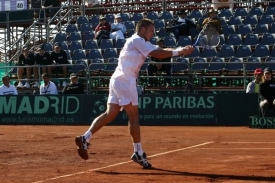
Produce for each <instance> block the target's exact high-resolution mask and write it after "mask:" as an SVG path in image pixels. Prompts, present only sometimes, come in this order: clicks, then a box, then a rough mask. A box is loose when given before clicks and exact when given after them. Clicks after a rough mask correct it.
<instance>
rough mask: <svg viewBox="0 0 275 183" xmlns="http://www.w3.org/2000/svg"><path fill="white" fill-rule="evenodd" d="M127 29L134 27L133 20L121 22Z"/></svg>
mask: <svg viewBox="0 0 275 183" xmlns="http://www.w3.org/2000/svg"><path fill="white" fill-rule="evenodd" d="M123 24H124V25H125V27H126V29H127V30H130V29H135V22H134V21H125V22H123Z"/></svg>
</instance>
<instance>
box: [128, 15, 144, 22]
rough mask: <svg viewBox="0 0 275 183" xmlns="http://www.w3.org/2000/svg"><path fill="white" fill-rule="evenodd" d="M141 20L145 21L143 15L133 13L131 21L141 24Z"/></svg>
mask: <svg viewBox="0 0 275 183" xmlns="http://www.w3.org/2000/svg"><path fill="white" fill-rule="evenodd" d="M141 19H143V15H142V14H141V13H133V14H132V16H131V21H134V22H139V21H140V20H141Z"/></svg>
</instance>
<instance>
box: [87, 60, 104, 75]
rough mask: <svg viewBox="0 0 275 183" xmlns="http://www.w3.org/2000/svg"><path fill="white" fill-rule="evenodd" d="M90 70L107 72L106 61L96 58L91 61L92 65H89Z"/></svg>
mask: <svg viewBox="0 0 275 183" xmlns="http://www.w3.org/2000/svg"><path fill="white" fill-rule="evenodd" d="M89 70H90V71H92V72H98V71H102V70H105V66H104V59H101V58H96V59H93V60H91V64H90V65H89Z"/></svg>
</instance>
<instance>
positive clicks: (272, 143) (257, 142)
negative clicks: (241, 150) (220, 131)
mask: <svg viewBox="0 0 275 183" xmlns="http://www.w3.org/2000/svg"><path fill="white" fill-rule="evenodd" d="M216 143H219V144H275V142H216Z"/></svg>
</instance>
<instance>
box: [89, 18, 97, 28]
mask: <svg viewBox="0 0 275 183" xmlns="http://www.w3.org/2000/svg"><path fill="white" fill-rule="evenodd" d="M89 23H90V24H92V26H95V25H98V24H99V15H93V16H92V17H91V18H90V19H89Z"/></svg>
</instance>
